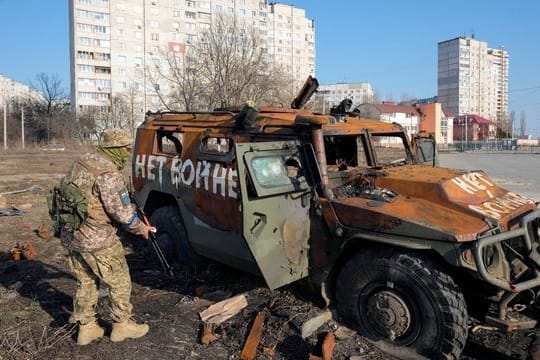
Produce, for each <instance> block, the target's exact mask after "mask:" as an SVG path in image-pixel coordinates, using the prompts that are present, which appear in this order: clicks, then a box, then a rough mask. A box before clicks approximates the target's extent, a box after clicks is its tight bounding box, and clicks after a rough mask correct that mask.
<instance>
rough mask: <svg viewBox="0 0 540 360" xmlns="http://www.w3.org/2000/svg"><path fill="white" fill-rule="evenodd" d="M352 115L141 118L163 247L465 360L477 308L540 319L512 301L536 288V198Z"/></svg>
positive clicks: (419, 350)
mask: <svg viewBox="0 0 540 360" xmlns="http://www.w3.org/2000/svg"><path fill="white" fill-rule="evenodd" d="M293 107H299V106H298V105H296V106H293ZM354 115H355V114H354V113H348V112H346V111H344V112H342V113H336V112H334V113H332V114H330V115H323V114H315V113H313V112H310V111H306V110H300V109H295V108H275V107H261V108H255V107H254V106H252V104H251V106H245V107H243V108H241V109H240V108H238V109H232V108H230V109H227V110H223V111H214V112H161V113H149V114H147V116H146V119H145V121H144V123H143V124H142V125H141V126H140V127H139V128H138V130H137V136H136V144H135V147H134V153H133V174H132V176H133V185H134V189H135V191H136V197H137V199H138V201H139V203H140V204H142V205H143V207H144V211H145V212H146V213H147V214H148V215H151V222H152V223H153V225H155V226H156V227H157V229H158V232H157V238H158V241H159V243H160V244H161V245H162V247H163V248H164V249H165V250H166V251H165V252H166V253H169V254H170V253H171V252H174V253H175V254H176V256H178V258H179V262H180V263H188V262H189V261H190V259H191V257H192V256H193V254H196V255H198V256H202V257H206V258H210V259H213V260H215V261H218V262H221V263H224V264H227V265H230V266H232V267H235V268H238V269H242V270H245V271H249V272H251V273H254V274H258V275H260V276H262V277H263V278H264V280H265V281H266V284H267V285H268V286H269V287H270V288H272V289H274V288H278V287H281V286H284V285H286V284H289V283H292V282H294V281H297V280H301V279H305V280H306V281H307V282H309V283H310V284H311V285H314V286H315V288H317V289H319V291H320V293H321V295H322V296H323V298H324V299H325V300H327V302H328V303H329V304H334V305H335V307H336V308H337V310H338V312H339V315H340V318H341V319H342V321H344V322H346V323H347V324H349V325H351V326H353V327H354V328H355V329H357V330H358V331H359V332H360V334H362V335H364V336H366V337H368V338H369V339H372V340H375V341H378V340H381V341H380V343H383V344H386V346H387V347H388V348H390V349H402V350H404V351H409V352H411V353H412V354H420V355H423V356H427V357H429V358H456V357H459V355H460V353H461V351H462V349H463V347H464V345H465V342H466V338H467V331H468V330H467V329H468V324H469V312H470V311H468V309H469V310H471V309H473V308H478V307H479V308H481V309H480V310H482V309H483V310H485V311H484V315H486V314H487V310H488V308H489V306H490V304H495V305H496V306H491V307H492V310H493V308H495V310H496V311H492V313H491V314H487V316H485V317H483V318H481V319H480V320H481V321H486V322H488V323H490V324H491V325H492V326H497V327H499V328H501V329H504V330H515V329H523V328H530V327H532V326H534V325H535V321H534V320H532V319H530V318H526V317H525V316H524V315H522V314H518V315H519V316H518V315H516V314H514V313H513V312H512V311H511V308H512V304H513V303H514V302H515V300H516V296H518V295H519V296H524V295H525V294H526V293H529V291H526V290H529V289H534V288H535V287H537V286H538V285H539V284H540V276H539V269H540V254H539V253H538V251H537V247H538V226H539V221H538V218H539V215H540V213H539V211H538V210H537V208H536V204H535V203H534V201H532V200H530V199H528V198H525V197H523V196H521V195H518V194H515V193H512V192H509V191H507V190H505V189H503V188H501V187H499V186H497V185H496V184H495V182H494V181H493V180H492V179H491V178H490V177H489V176H488V175H486V174H485V173H484V172H483V171H459V170H453V169H447V168H440V167H436V166H433V164H434V162H435V155H434V154H435V153H434V143H433V140H432V138H431V137H429V136H422V137H419V138H418V139H416V140H415V141H414V146H412V145H411V142H410V141H409V139H408V138H407V136H406V134H405V132H404V130H403V129H402V128H401V127H400V126H399V125H396V124H390V123H385V122H381V121H377V120H369V119H362V118H359V117H357V116H354ZM531 293H532V292H531ZM529 300H530V299H529ZM480 313H481V311H480Z"/></svg>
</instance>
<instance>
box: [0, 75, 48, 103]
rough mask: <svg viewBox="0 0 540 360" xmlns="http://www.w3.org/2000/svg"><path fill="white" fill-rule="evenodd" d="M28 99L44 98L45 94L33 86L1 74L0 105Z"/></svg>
mask: <svg viewBox="0 0 540 360" xmlns="http://www.w3.org/2000/svg"><path fill="white" fill-rule="evenodd" d="M26 99H34V100H38V99H43V95H42V94H41V93H40V92H39V91H37V90H36V89H34V88H33V87H31V86H28V85H25V84H23V83H20V82H18V81H15V80H13V79H10V78H8V77H5V76H3V75H2V74H0V106H3V105H4V104H6V105H7V104H11V103H14V102H20V101H24V100H26Z"/></svg>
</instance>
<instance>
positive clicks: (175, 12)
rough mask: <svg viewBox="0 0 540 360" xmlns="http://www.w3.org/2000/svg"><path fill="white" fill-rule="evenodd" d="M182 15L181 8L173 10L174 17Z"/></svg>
mask: <svg viewBox="0 0 540 360" xmlns="http://www.w3.org/2000/svg"><path fill="white" fill-rule="evenodd" d="M180 16H182V12H181V11H180V10H174V11H173V17H180Z"/></svg>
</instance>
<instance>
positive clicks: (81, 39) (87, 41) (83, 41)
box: [79, 37, 92, 46]
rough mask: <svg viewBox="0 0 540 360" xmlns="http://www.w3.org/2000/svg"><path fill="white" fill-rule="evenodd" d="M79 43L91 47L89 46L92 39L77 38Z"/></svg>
mask: <svg viewBox="0 0 540 360" xmlns="http://www.w3.org/2000/svg"><path fill="white" fill-rule="evenodd" d="M79 43H80V44H81V45H84V46H91V45H92V39H90V38H86V37H82V38H79Z"/></svg>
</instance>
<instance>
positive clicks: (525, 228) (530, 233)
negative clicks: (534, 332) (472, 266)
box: [473, 209, 540, 293]
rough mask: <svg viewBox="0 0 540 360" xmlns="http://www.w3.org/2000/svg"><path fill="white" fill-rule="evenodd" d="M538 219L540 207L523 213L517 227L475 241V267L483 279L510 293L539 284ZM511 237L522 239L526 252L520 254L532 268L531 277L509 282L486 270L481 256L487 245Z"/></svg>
mask: <svg viewBox="0 0 540 360" xmlns="http://www.w3.org/2000/svg"><path fill="white" fill-rule="evenodd" d="M539 219H540V209H537V210H535V211H533V212H531V213H530V214H527V215H525V216H524V217H523V218H522V219H521V221H520V224H519V227H518V228H517V229H514V230H510V231H506V232H503V233H500V234H495V235H491V236H487V237H485V238H482V239H479V240H477V241H476V242H475V245H474V247H473V255H474V260H475V263H476V269H477V271H478V273H479V274H480V276H481V277H482V279H483V280H485V281H486V282H487V283H489V284H491V285H494V286H496V287H498V288H501V289H504V290H506V291H508V292H511V293H519V292H521V291H523V290H527V289H531V288H534V287H537V286H540V254H539V253H538V252H537V246H538V244H537V241H536V238H537V236H536V234H535V233H534V232H535V231H537V229H538V221H539ZM512 239H520V241H522V245H523V249H524V252H525V253H526V254H522V255H523V256H524V258H526V259H525V260H526V263H527V265H528V266H529V268H531V270H533V276H532V278H528V279H526V280H523V281H516V282H511V281H509V280H506V279H501V278H498V277H496V276H494V275H492V274H491V273H490V272H489V271H488V265H487V264H486V263H485V261H484V257H483V256H482V254H483V253H484V251H485V249H486V248H487V247H488V246H493V245H496V244H499V243H501V242H503V241H505V240H512Z"/></svg>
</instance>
